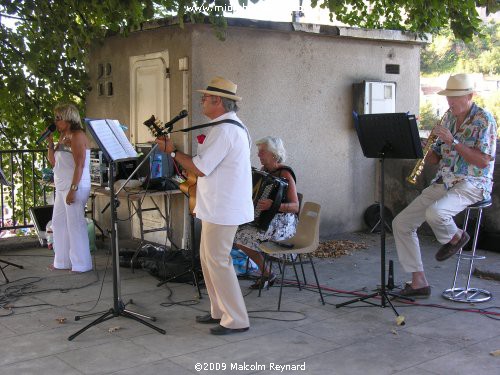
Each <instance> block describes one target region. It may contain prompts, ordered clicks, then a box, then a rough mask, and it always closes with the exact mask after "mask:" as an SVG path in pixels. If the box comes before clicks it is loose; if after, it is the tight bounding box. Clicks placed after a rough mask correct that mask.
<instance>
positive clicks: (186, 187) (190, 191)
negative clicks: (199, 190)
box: [179, 172, 198, 215]
mask: <svg viewBox="0 0 500 375" xmlns="http://www.w3.org/2000/svg"><path fill="white" fill-rule="evenodd" d="M197 182H198V176H196V175H195V174H194V173H191V172H187V178H186V181H184V182H183V183H181V184H180V185H179V189H180V190H181V191H182V192H183V193H184V194H186V196H187V197H188V201H189V213H190V214H191V215H194V212H193V211H194V206H196V183H197Z"/></svg>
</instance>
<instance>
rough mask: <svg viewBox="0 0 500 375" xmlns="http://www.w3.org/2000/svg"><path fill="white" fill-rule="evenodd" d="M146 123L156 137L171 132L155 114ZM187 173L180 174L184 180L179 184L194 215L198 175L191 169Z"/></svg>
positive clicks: (180, 177)
mask: <svg viewBox="0 0 500 375" xmlns="http://www.w3.org/2000/svg"><path fill="white" fill-rule="evenodd" d="M144 125H146V126H147V127H148V129H149V130H150V132H151V134H152V135H153V136H154V137H156V138H158V137H162V136H169V134H170V132H168V129H165V128H163V129H162V124H161V122H160V120H157V119H156V118H155V116H154V115H151V117H150V118H149V119H147V120H146V121H144ZM174 163H175V161H174ZM186 173H187V177H184V176H179V179H181V180H184V181H183V182H181V183H180V184H179V189H180V191H182V192H183V193H184V194H185V195H186V196H187V197H188V205H189V213H190V214H191V215H194V213H193V211H194V207H195V205H196V183H197V182H198V176H196V175H195V174H194V173H192V172H189V171H186ZM174 180H178V179H174Z"/></svg>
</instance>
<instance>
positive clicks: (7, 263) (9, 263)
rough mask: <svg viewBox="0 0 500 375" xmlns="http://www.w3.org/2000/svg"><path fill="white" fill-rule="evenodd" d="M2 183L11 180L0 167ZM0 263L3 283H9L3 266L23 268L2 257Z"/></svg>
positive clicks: (7, 184)
mask: <svg viewBox="0 0 500 375" xmlns="http://www.w3.org/2000/svg"><path fill="white" fill-rule="evenodd" d="M2 185H5V186H12V182H10V181H8V180H7V177H6V176H5V174H4V173H3V171H2V168H0V186H2ZM1 217H2V218H3V214H2V215H1ZM2 225H3V223H2ZM0 263H3V264H5V266H2V265H0V272H2V276H3V278H4V279H5V283H6V284H8V283H9V279H8V278H7V275H6V274H5V272H4V268H6V267H8V266H12V267H17V268H20V269H23V268H24V267H23V266H21V265H20V264H16V263H12V262H7V261H6V260H3V259H0Z"/></svg>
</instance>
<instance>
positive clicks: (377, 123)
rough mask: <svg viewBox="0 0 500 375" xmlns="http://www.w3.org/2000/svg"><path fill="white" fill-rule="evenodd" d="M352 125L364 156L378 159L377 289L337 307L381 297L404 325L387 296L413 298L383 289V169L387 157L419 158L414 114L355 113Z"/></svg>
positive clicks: (384, 287)
mask: <svg viewBox="0 0 500 375" xmlns="http://www.w3.org/2000/svg"><path fill="white" fill-rule="evenodd" d="M354 124H355V127H356V132H357V134H358V138H359V143H360V145H361V148H362V149H363V154H364V155H365V156H366V157H367V158H378V159H379V162H380V228H381V229H380V288H378V290H377V291H376V292H375V293H372V294H369V295H366V296H363V297H358V298H355V299H353V300H350V301H347V302H343V303H339V304H337V305H335V307H336V308H339V307H343V306H347V305H350V304H352V303H355V302H365V303H368V304H371V305H374V306H378V305H377V304H375V303H373V302H370V301H368V300H369V299H371V298H375V297H380V307H382V308H385V307H386V306H387V304H389V306H390V307H391V308H392V310H393V311H394V314H396V317H398V318H399V320H398V324H400V325H404V324H405V322H404V318H402V317H401V318H400V315H399V313H398V312H397V310H396V308H395V307H394V305H393V304H392V302H391V300H390V299H389V296H393V297H398V298H401V299H406V300H409V301H413V299H412V298H407V297H402V296H399V295H397V294H395V293H392V292H390V291H387V289H386V283H385V280H386V279H385V262H386V259H385V255H386V254H385V227H386V222H385V207H384V203H385V202H384V198H385V192H384V187H385V181H384V177H385V170H384V164H385V159H386V158H392V159H417V158H422V157H423V153H422V146H421V144H420V137H419V134H418V128H417V122H416V119H415V116H413V115H408V114H406V113H383V114H369V115H358V114H357V113H355V112H354Z"/></svg>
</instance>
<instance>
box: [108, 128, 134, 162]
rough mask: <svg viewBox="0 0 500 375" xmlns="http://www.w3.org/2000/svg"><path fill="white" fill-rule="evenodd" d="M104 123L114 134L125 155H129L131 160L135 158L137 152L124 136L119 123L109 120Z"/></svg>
mask: <svg viewBox="0 0 500 375" xmlns="http://www.w3.org/2000/svg"><path fill="white" fill-rule="evenodd" d="M106 122H107V123H108V124H109V126H110V128H111V130H112V131H113V133H115V136H116V138H117V139H118V142H120V144H121V145H122V147H123V149H124V150H125V152H126V153H127V155H129V157H131V158H136V157H137V152H136V151H135V149H134V147H133V146H132V144H131V143H130V142H129V140H128V138H127V136H126V135H125V132H124V131H123V129H122V128H121V126H120V122H119V121H118V120H109V119H108V120H106Z"/></svg>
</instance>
